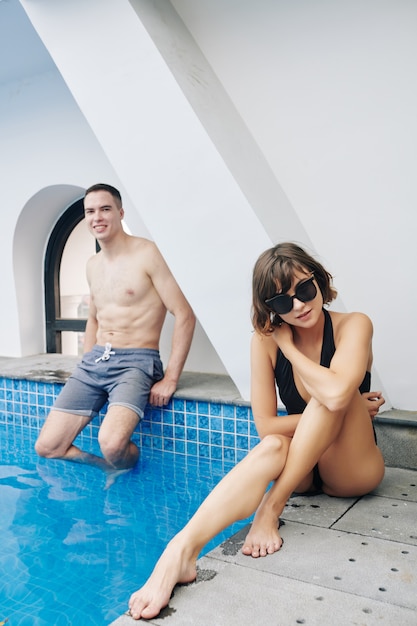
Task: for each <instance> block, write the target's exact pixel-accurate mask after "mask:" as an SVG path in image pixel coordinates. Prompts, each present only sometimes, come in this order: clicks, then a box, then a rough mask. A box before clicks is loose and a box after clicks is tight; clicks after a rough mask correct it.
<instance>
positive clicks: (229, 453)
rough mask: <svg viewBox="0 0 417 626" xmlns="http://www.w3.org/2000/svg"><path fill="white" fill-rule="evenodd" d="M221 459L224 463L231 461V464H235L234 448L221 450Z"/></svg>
mask: <svg viewBox="0 0 417 626" xmlns="http://www.w3.org/2000/svg"><path fill="white" fill-rule="evenodd" d="M223 458H224V459H225V461H231V462H232V463H235V462H236V450H235V448H223ZM242 458H243V457H242Z"/></svg>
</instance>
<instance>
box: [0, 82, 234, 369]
mask: <svg viewBox="0 0 417 626" xmlns="http://www.w3.org/2000/svg"><path fill="white" fill-rule="evenodd" d="M0 136H1V146H0V167H1V171H2V199H3V210H2V211H1V212H0V232H1V241H2V246H1V249H0V263H1V267H2V303H3V306H2V313H1V322H2V323H1V326H0V345H1V348H0V353H1V354H2V355H3V356H16V357H17V356H25V355H28V354H37V353H42V352H44V351H45V316H44V295H43V293H44V286H43V272H44V255H45V250H46V245H47V242H48V238H49V236H50V233H51V231H52V229H53V227H54V225H55V223H56V222H57V220H58V219H59V217H60V215H61V214H62V213H63V212H64V211H65V209H66V208H68V207H69V206H70V205H71V204H72V203H73V202H74V201H76V200H78V199H79V198H80V197H82V196H83V193H84V189H85V188H86V187H88V186H89V185H90V184H93V183H94V182H99V181H105V182H109V183H111V184H114V185H116V186H117V187H118V188H119V189H120V190H121V192H122V195H123V199H124V206H125V209H126V215H127V221H128V225H129V227H130V230H131V231H132V232H133V233H134V234H136V235H140V236H145V237H148V236H149V231H148V230H147V229H146V227H145V226H144V224H143V221H142V220H141V218H140V215H139V213H138V212H137V211H136V209H135V208H134V207H133V205H132V202H131V200H130V198H129V196H128V194H127V193H126V191H125V189H124V188H123V185H122V183H121V181H120V180H119V178H118V177H117V175H116V173H115V172H114V169H113V168H112V166H111V165H110V163H109V161H108V159H107V158H106V156H105V154H104V152H103V150H102V149H101V147H100V145H99V144H98V142H97V140H96V138H95V136H94V135H93V133H92V132H91V129H90V128H89V126H88V124H87V123H86V121H85V119H84V117H83V116H82V114H81V112H80V110H79V108H78V106H77V105H76V103H75V101H74V99H73V98H72V96H71V94H70V92H69V91H68V89H67V87H66V85H65V83H64V82H63V80H62V78H61V76H60V75H59V73H58V72H57V71H56V70H55V71H49V72H48V73H47V74H41V75H37V76H33V77H31V78H30V79H28V78H26V79H21V80H19V81H17V82H10V83H8V84H3V85H0ZM170 324H171V321H170V320H168V321H167V328H166V329H164V333H163V338H162V341H161V355H162V358H163V360H164V362H167V358H168V354H169V350H170V332H169V330H170ZM187 367H190V369H192V368H194V369H196V370H197V371H213V372H216V373H225V369H224V367H223V364H222V363H221V361H220V359H219V358H218V356H217V355H216V353H215V351H214V349H213V347H212V346H211V344H210V342H209V340H208V338H207V336H206V335H205V333H204V331H203V330H202V328H201V326H198V329H197V331H196V340H195V342H194V345H193V348H192V351H191V353H190V357H189V362H187ZM204 368H207V369H204Z"/></svg>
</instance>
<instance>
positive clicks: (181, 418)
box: [174, 411, 185, 426]
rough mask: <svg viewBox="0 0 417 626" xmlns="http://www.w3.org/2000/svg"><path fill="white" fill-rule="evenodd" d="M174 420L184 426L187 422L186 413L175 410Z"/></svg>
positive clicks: (178, 424)
mask: <svg viewBox="0 0 417 626" xmlns="http://www.w3.org/2000/svg"><path fill="white" fill-rule="evenodd" d="M174 422H175V424H176V425H177V426H184V424H185V415H184V413H180V412H179V411H175V413H174Z"/></svg>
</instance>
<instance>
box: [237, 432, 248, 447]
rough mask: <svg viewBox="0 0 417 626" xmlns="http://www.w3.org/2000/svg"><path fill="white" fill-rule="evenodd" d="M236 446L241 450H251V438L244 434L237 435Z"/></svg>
mask: <svg viewBox="0 0 417 626" xmlns="http://www.w3.org/2000/svg"><path fill="white" fill-rule="evenodd" d="M236 448H238V449H240V450H246V451H248V450H249V438H248V437H245V436H244V435H236Z"/></svg>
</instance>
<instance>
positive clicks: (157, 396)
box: [149, 378, 177, 406]
mask: <svg viewBox="0 0 417 626" xmlns="http://www.w3.org/2000/svg"><path fill="white" fill-rule="evenodd" d="M176 388H177V385H176V383H175V382H174V381H172V380H169V379H167V378H162V380H159V381H158V382H157V383H155V384H154V386H153V387H152V389H151V391H150V394H149V404H152V406H165V405H166V404H168V402H169V401H170V399H171V396H172V394H173V393H174V392H175V390H176Z"/></svg>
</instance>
